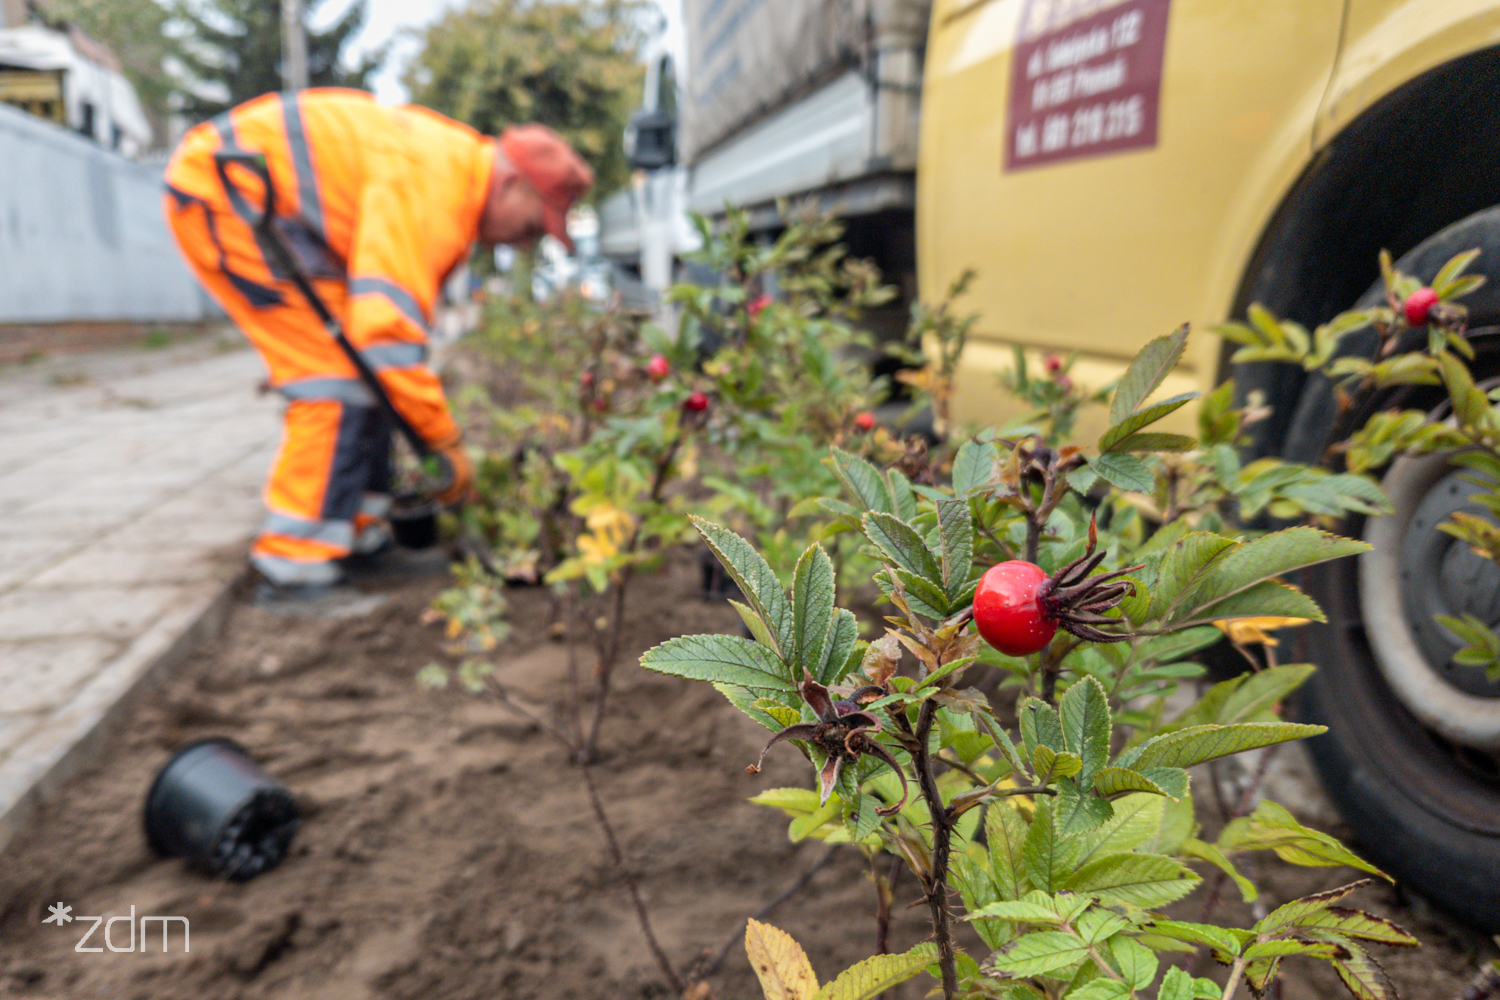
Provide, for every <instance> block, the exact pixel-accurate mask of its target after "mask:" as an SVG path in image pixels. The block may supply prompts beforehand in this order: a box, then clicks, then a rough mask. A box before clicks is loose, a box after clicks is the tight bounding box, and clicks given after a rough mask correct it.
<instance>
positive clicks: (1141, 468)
mask: <svg viewBox="0 0 1500 1000" xmlns="http://www.w3.org/2000/svg"><path fill="white" fill-rule="evenodd" d="M1089 468H1091V469H1093V470H1094V471H1095V472H1097V473H1098V474H1099V478H1101V479H1103V480H1105V481H1107V482H1108V483H1110V484H1111V485H1112V486H1117V487H1119V488H1120V489H1122V490H1126V491H1127V492H1131V493H1150V492H1151V491H1152V490H1153V489H1155V488H1156V479H1155V477H1154V476H1152V475H1151V470H1150V469H1148V468H1146V463H1145V462H1142V461H1141V460H1140V459H1138V458H1136V457H1135V456H1134V455H1131V454H1129V453H1128V452H1123V451H1108V452H1105V453H1104V454H1102V455H1100V456H1099V457H1098V458H1095V459H1093V460H1091V461H1090V462H1089Z"/></svg>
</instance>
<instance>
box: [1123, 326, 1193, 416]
mask: <svg viewBox="0 0 1500 1000" xmlns="http://www.w3.org/2000/svg"><path fill="white" fill-rule="evenodd" d="M1187 337H1188V328H1187V325H1186V324H1184V325H1183V326H1181V327H1179V328H1178V329H1177V331H1176V332H1175V333H1171V334H1169V335H1167V336H1165V337H1158V338H1157V339H1155V340H1153V341H1151V343H1149V344H1147V345H1146V346H1145V347H1143V348H1142V349H1141V352H1140V353H1139V354H1137V355H1136V356H1135V360H1134V361H1132V362H1131V363H1130V367H1129V368H1127V369H1126V370H1125V374H1124V375H1122V376H1121V377H1120V382H1119V384H1118V385H1117V386H1115V396H1114V399H1113V400H1111V402H1110V406H1109V422H1110V423H1111V424H1118V423H1119V422H1120V421H1122V420H1124V419H1125V418H1126V417H1127V416H1129V415H1130V414H1131V413H1134V412H1135V410H1136V408H1137V407H1138V406H1140V405H1141V403H1142V402H1144V401H1145V400H1146V397H1148V396H1150V395H1151V393H1153V392H1155V391H1156V387H1157V386H1159V385H1161V384H1162V382H1163V381H1164V380H1165V379H1166V377H1167V376H1168V375H1170V374H1171V373H1172V369H1173V368H1175V367H1176V366H1177V362H1178V360H1179V359H1181V357H1182V352H1183V349H1184V348H1186V347H1187Z"/></svg>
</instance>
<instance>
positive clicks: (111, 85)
mask: <svg viewBox="0 0 1500 1000" xmlns="http://www.w3.org/2000/svg"><path fill="white" fill-rule="evenodd" d="M12 6H13V4H12V3H11V2H6V3H5V15H6V21H5V27H3V28H0V102H3V103H6V104H10V105H12V106H13V107H16V108H19V109H21V110H22V111H26V112H28V113H30V114H33V115H36V116H38V117H40V118H46V119H48V120H49V121H53V122H56V123H57V124H59V125H62V126H65V127H67V128H70V129H72V130H74V131H75V132H78V133H80V134H82V135H84V136H87V137H88V138H90V139H93V140H94V141H95V142H97V143H99V144H100V145H102V146H107V147H108V148H110V149H114V150H117V151H119V152H120V153H122V154H124V155H125V156H129V157H137V156H139V155H141V154H142V153H144V152H145V151H146V150H148V149H150V148H151V138H152V133H151V124H150V122H148V121H147V119H146V114H145V112H144V111H143V110H142V109H141V102H140V100H139V99H138V98H137V97H136V93H135V88H134V87H132V86H131V85H130V82H129V81H128V80H126V79H125V77H124V76H123V75H122V74H121V72H120V63H119V60H118V59H116V58H115V55H114V53H113V52H111V51H110V49H109V47H108V46H107V45H105V44H103V43H102V42H98V41H95V40H94V39H92V38H90V37H88V36H87V35H85V34H84V33H83V32H81V31H79V30H78V29H77V28H73V27H70V28H68V29H67V30H54V29H53V28H49V27H44V26H42V25H38V24H17V23H16V22H15V21H12V20H11V15H12V14H13V13H15V12H14V11H13V10H11V8H12Z"/></svg>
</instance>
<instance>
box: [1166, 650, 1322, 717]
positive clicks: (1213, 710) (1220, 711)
mask: <svg viewBox="0 0 1500 1000" xmlns="http://www.w3.org/2000/svg"><path fill="white" fill-rule="evenodd" d="M1316 669H1317V667H1315V666H1313V665H1312V664H1311V663H1284V664H1278V665H1277V666H1274V667H1269V668H1267V669H1265V670H1261V671H1258V672H1256V673H1253V674H1241V675H1240V676H1238V677H1231V678H1230V679H1229V680H1227V681H1221V682H1219V683H1218V684H1215V685H1214V686H1213V687H1211V688H1209V689H1208V691H1207V692H1205V693H1204V695H1203V697H1202V698H1201V699H1199V701H1198V704H1197V705H1195V706H1193V707H1192V708H1190V709H1188V710H1187V711H1185V712H1183V713H1182V715H1180V716H1178V717H1177V718H1176V719H1175V720H1173V723H1174V725H1196V724H1203V723H1218V724H1220V725H1228V724H1231V723H1235V722H1264V721H1268V720H1266V719H1260V718H1257V716H1261V715H1265V714H1267V713H1269V712H1270V710H1271V709H1272V707H1274V706H1275V705H1276V703H1277V702H1280V701H1281V700H1282V699H1284V698H1285V697H1286V696H1287V695H1289V694H1291V693H1292V692H1293V691H1295V690H1297V688H1299V687H1301V686H1302V684H1303V683H1304V682H1305V681H1306V680H1307V679H1308V678H1309V677H1311V676H1312V674H1313V671H1315V670H1316Z"/></svg>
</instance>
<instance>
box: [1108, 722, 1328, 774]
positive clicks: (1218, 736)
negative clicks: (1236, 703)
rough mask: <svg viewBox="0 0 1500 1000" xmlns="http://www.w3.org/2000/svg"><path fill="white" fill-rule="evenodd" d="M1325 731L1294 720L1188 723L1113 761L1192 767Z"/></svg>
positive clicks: (1137, 767) (1139, 765)
mask: <svg viewBox="0 0 1500 1000" xmlns="http://www.w3.org/2000/svg"><path fill="white" fill-rule="evenodd" d="M1327 731H1328V727H1327V726H1308V725H1302V724H1300V723H1293V722H1241V723H1236V724H1235V725H1232V726H1213V725H1208V726H1191V727H1189V728H1187V729H1179V730H1178V731H1177V732H1175V733H1166V734H1164V735H1161V736H1153V737H1152V738H1151V739H1149V740H1147V741H1146V742H1145V743H1142V744H1141V745H1140V746H1138V747H1136V748H1134V749H1133V750H1129V751H1127V752H1126V753H1124V754H1121V755H1120V759H1119V760H1117V761H1115V764H1116V766H1118V767H1129V768H1132V769H1134V770H1138V771H1139V770H1144V769H1146V768H1148V767H1192V766H1193V765H1194V764H1202V763H1204V762H1205V761H1210V760H1214V759H1216V758H1219V757H1227V756H1229V755H1230V754H1236V753H1243V752H1244V751H1246V750H1255V749H1258V748H1260V747H1266V746H1271V745H1272V744H1275V743H1285V742H1287V741H1289V740H1297V739H1302V738H1304V737H1307V736H1317V735H1318V734H1320V733H1325V732H1327Z"/></svg>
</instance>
